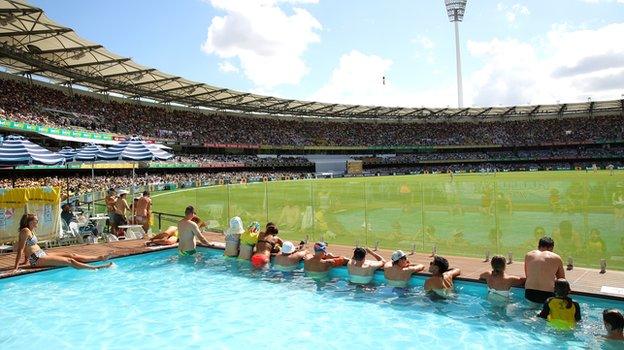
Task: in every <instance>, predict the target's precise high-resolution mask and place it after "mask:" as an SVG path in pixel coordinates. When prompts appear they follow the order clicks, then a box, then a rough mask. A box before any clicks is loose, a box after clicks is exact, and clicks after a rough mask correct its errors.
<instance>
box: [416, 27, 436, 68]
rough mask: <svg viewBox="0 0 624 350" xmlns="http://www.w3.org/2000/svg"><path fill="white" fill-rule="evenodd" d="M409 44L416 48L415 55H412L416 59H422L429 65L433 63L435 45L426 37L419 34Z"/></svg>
mask: <svg viewBox="0 0 624 350" xmlns="http://www.w3.org/2000/svg"><path fill="white" fill-rule="evenodd" d="M411 42H412V43H413V44H416V45H417V46H418V49H417V50H416V54H415V55H414V57H415V58H416V59H421V58H422V59H424V60H425V61H426V62H427V63H429V64H432V63H435V61H436V59H435V52H434V50H433V49H434V47H435V44H434V43H433V41H432V40H431V39H430V38H429V37H428V36H426V35H423V34H420V35H418V36H417V37H416V38H414V39H412V40H411Z"/></svg>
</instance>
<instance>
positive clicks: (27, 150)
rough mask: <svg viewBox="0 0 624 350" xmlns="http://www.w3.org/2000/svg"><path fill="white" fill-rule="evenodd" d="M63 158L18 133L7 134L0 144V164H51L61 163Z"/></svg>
mask: <svg viewBox="0 0 624 350" xmlns="http://www.w3.org/2000/svg"><path fill="white" fill-rule="evenodd" d="M64 160H65V159H64V158H63V157H62V156H60V155H58V154H56V153H54V152H52V151H50V150H47V149H45V148H43V147H41V146H39V145H37V144H34V143H32V142H30V141H29V140H27V139H25V138H24V137H23V136H19V135H10V136H8V137H7V138H6V139H5V140H4V142H3V143H2V144H1V145H0V164H4V165H27V164H46V165H53V164H59V163H63V161H64Z"/></svg>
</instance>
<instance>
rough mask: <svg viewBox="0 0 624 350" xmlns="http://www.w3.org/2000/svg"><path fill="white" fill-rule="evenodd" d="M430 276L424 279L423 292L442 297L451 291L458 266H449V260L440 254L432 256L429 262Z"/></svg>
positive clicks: (459, 272) (457, 274)
mask: <svg viewBox="0 0 624 350" xmlns="http://www.w3.org/2000/svg"><path fill="white" fill-rule="evenodd" d="M429 272H430V273H431V277H429V278H428V279H427V280H426V281H425V292H429V293H435V294H436V295H438V296H441V297H443V298H446V297H448V296H449V295H450V294H451V292H452V291H453V278H455V277H457V276H459V275H460V274H461V271H460V270H459V269H458V268H449V262H448V260H446V258H443V257H441V256H438V255H436V256H434V257H433V261H431V262H430V263H429Z"/></svg>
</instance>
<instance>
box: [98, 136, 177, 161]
mask: <svg viewBox="0 0 624 350" xmlns="http://www.w3.org/2000/svg"><path fill="white" fill-rule="evenodd" d="M171 158H173V154H171V153H169V152H166V151H163V150H162V149H161V148H159V147H158V146H157V145H156V144H153V143H147V142H145V141H143V140H141V139H140V138H138V137H132V138H130V139H128V140H125V141H123V142H120V143H119V144H117V145H115V146H111V147H109V148H107V149H105V150H103V151H101V152H99V153H98V159H105V160H119V159H121V160H130V161H148V160H168V159H171Z"/></svg>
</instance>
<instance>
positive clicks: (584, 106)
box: [0, 0, 624, 119]
mask: <svg viewBox="0 0 624 350" xmlns="http://www.w3.org/2000/svg"><path fill="white" fill-rule="evenodd" d="M0 66H3V67H5V68H6V69H7V70H8V72H10V73H13V74H18V75H25V76H28V75H38V76H43V77H46V78H49V79H51V80H52V81H54V82H57V83H59V84H67V85H76V86H83V87H86V88H88V89H90V90H92V91H94V92H112V93H118V94H121V95H123V96H125V97H129V98H145V99H150V100H154V101H156V102H159V103H174V104H180V105H184V106H191V107H205V108H210V109H215V110H228V111H240V112H257V113H268V114H277V115H300V116H310V117H338V118H381V119H383V118H410V119H421V118H422V119H429V118H436V119H440V118H453V119H455V118H471V119H472V118H474V119H480V118H485V117H534V116H544V115H564V114H565V115H576V114H578V115H598V114H621V113H622V111H623V110H624V100H613V101H600V102H591V101H590V102H584V103H568V104H556V105H537V106H507V107H475V108H460V109H458V108H425V107H422V108H417V107H411V108H409V107H385V106H366V105H344V104H330V103H322V102H312V101H301V100H293V99H283V98H277V97H271V96H262V95H256V94H252V93H248V92H240V91H235V90H231V89H227V88H222V87H217V86H212V85H209V84H204V83H198V82H195V81H191V80H188V79H185V78H182V77H178V76H174V75H171V74H167V73H164V72H161V71H159V70H157V69H155V68H150V67H145V66H142V65H140V64H138V63H136V62H134V61H133V60H132V59H131V58H127V57H123V56H119V55H117V54H115V53H113V52H110V51H109V50H107V49H106V48H105V47H103V46H102V45H99V44H97V43H92V42H90V41H88V40H85V39H83V38H82V37H80V36H78V34H77V33H76V32H74V31H73V30H72V29H71V28H67V27H65V26H62V25H60V24H58V23H56V22H54V21H52V20H51V19H49V18H48V17H47V16H46V15H45V13H44V11H43V10H42V9H40V8H37V7H33V6H30V5H28V4H27V3H26V1H18V0H0Z"/></svg>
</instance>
